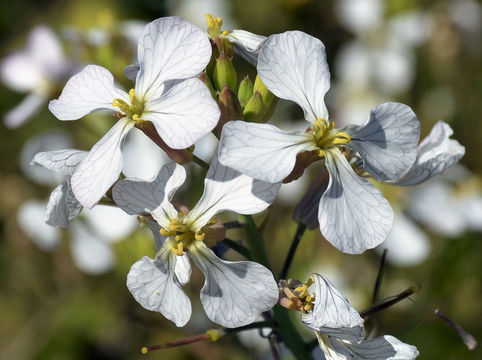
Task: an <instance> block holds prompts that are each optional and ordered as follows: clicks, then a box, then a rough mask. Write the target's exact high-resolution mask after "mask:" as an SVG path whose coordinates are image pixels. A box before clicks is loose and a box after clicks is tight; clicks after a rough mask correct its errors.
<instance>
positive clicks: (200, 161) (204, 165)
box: [192, 154, 209, 170]
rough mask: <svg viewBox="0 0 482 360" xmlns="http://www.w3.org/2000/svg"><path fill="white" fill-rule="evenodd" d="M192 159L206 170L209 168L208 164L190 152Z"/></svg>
mask: <svg viewBox="0 0 482 360" xmlns="http://www.w3.org/2000/svg"><path fill="white" fill-rule="evenodd" d="M192 161H194V162H195V163H196V164H198V165H199V166H201V167H203V168H205V169H206V170H207V169H209V164H208V163H207V162H205V161H204V160H203V159H201V158H199V157H197V156H196V155H194V154H192Z"/></svg>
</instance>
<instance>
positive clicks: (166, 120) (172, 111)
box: [142, 79, 220, 149]
mask: <svg viewBox="0 0 482 360" xmlns="http://www.w3.org/2000/svg"><path fill="white" fill-rule="evenodd" d="M219 115H220V111H219V107H218V105H217V104H216V102H215V101H214V99H213V97H212V96H211V93H210V92H209V89H208V88H207V87H206V85H204V83H203V82H202V81H201V80H199V79H188V80H185V81H182V82H181V83H179V84H177V85H175V86H173V87H172V88H170V89H169V90H168V91H167V92H166V93H165V94H163V95H162V96H161V97H160V98H158V99H155V100H154V101H149V102H148V103H147V104H146V107H145V110H144V113H143V114H142V119H143V120H149V121H152V122H153V124H154V125H155V127H156V129H157V132H158V133H159V136H160V137H161V138H162V140H164V142H165V143H166V144H167V145H168V146H169V147H171V148H173V149H185V148H188V147H189V146H191V145H192V144H194V142H196V141H197V140H198V139H200V138H201V137H203V136H204V135H206V134H208V133H209V132H210V131H211V130H212V129H213V128H214V127H215V126H216V124H217V123H218V120H219Z"/></svg>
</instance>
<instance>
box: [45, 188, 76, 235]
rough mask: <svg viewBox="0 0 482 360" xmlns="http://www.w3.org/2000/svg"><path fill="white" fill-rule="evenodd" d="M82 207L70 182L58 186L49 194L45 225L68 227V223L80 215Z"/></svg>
mask: <svg viewBox="0 0 482 360" xmlns="http://www.w3.org/2000/svg"><path fill="white" fill-rule="evenodd" d="M81 210H82V205H81V204H80V203H79V201H78V200H77V199H76V198H75V196H74V193H73V192H72V187H71V186H70V180H66V181H64V182H63V183H61V184H59V185H58V186H57V187H56V188H55V189H54V191H52V193H51V194H50V198H49V202H48V204H47V211H46V223H47V224H49V225H50V226H60V227H63V228H64V229H67V228H68V227H69V224H70V222H71V221H72V220H73V219H74V218H75V217H76V216H77V215H79V214H80V211H81Z"/></svg>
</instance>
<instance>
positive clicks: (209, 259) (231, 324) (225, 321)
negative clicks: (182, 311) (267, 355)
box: [190, 242, 278, 328]
mask: <svg viewBox="0 0 482 360" xmlns="http://www.w3.org/2000/svg"><path fill="white" fill-rule="evenodd" d="M190 256H191V258H192V259H193V261H194V262H195V263H196V265H197V266H198V267H199V268H200V269H201V271H202V272H203V273H204V276H205V277H206V281H205V283H204V286H203V288H202V289H201V302H202V304H203V306H204V310H205V311H206V314H207V316H208V317H209V319H211V321H213V322H215V323H217V324H219V325H222V326H225V327H228V328H235V327H239V326H243V325H247V324H250V323H252V322H253V321H255V320H256V318H257V316H258V315H259V314H261V313H262V312H264V311H268V310H269V309H271V308H272V307H273V306H274V305H275V304H276V303H277V301H278V286H277V285H276V282H275V280H274V278H273V274H271V272H270V271H269V270H268V269H267V268H265V267H264V266H262V265H260V264H258V263H255V262H252V261H235V262H232V261H225V260H221V259H219V258H218V257H217V256H216V255H215V254H214V253H213V252H212V251H211V250H210V249H208V248H207V247H206V245H204V244H203V243H201V242H199V243H198V244H197V246H196V248H195V249H192V251H191V253H190Z"/></svg>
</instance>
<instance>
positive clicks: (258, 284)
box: [113, 159, 279, 327]
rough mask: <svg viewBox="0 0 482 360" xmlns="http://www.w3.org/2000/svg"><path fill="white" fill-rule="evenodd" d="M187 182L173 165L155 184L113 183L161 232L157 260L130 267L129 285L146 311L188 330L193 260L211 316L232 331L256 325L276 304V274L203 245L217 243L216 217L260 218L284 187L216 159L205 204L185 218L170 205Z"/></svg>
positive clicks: (127, 206) (131, 208)
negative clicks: (223, 214)
mask: <svg viewBox="0 0 482 360" xmlns="http://www.w3.org/2000/svg"><path fill="white" fill-rule="evenodd" d="M185 178H186V172H185V170H184V168H183V167H182V166H179V165H177V164H175V163H171V164H168V165H164V166H163V167H162V168H161V170H160V172H159V174H158V175H157V177H156V178H155V179H153V180H152V181H151V182H143V181H139V180H134V179H132V180H129V179H126V180H121V181H119V182H118V183H117V184H116V185H115V186H114V189H113V197H114V200H115V202H116V203H117V204H118V205H119V207H120V208H121V209H123V210H124V211H126V212H127V213H128V214H150V215H152V217H153V218H154V219H155V220H156V222H157V223H154V226H155V227H157V229H158V231H160V234H158V236H157V237H156V244H157V246H158V248H159V251H158V253H157V255H156V257H155V258H154V259H150V258H149V257H147V256H145V257H143V258H142V259H140V260H139V261H137V262H136V263H135V264H134V265H133V266H132V268H131V270H130V272H129V274H128V276H127V287H128V288H129V290H130V291H131V293H132V295H133V296H134V298H135V299H136V300H137V301H138V302H139V303H140V304H141V305H142V306H143V307H144V308H146V309H148V310H151V311H158V312H160V313H161V314H163V315H164V316H165V317H166V318H168V319H169V320H171V321H173V322H174V323H175V324H176V325H177V326H183V325H185V324H186V323H187V321H188V320H189V318H190V316H191V302H190V301H189V298H188V297H187V296H186V294H185V293H184V292H183V291H182V288H181V286H182V285H184V284H186V283H187V282H188V281H189V278H190V273H191V265H190V260H189V259H191V260H192V261H194V263H195V264H196V265H197V266H198V267H199V269H201V271H202V272H203V273H204V275H205V278H206V280H205V284H204V287H203V288H202V290H201V302H202V304H203V306H204V310H205V311H206V314H207V315H208V317H209V319H211V320H212V321H213V322H216V323H218V324H220V325H222V326H226V327H238V326H243V325H246V324H248V323H251V322H252V321H254V320H255V319H256V317H257V316H258V315H259V314H260V313H261V312H263V311H267V310H269V309H271V307H272V306H274V304H275V303H276V302H277V300H278V289H277V286H276V282H275V281H274V278H273V275H272V274H271V272H270V271H269V270H268V269H266V268H265V267H264V266H262V265H260V264H258V263H255V262H251V261H236V262H231V261H225V260H222V259H219V258H218V257H217V256H216V255H215V254H214V253H213V252H212V251H211V249H209V248H208V247H207V246H206V245H205V244H204V242H203V240H204V239H206V240H216V239H215V236H214V235H215V231H214V230H213V225H214V224H215V223H216V220H214V219H213V217H214V215H216V214H217V213H219V212H221V211H224V210H230V211H235V212H237V213H241V214H255V213H258V212H260V211H262V210H264V209H265V208H266V207H267V206H268V205H269V204H270V203H271V202H272V201H273V199H274V198H275V196H276V193H277V191H278V188H279V184H269V183H263V182H261V181H257V180H253V179H252V178H249V177H247V176H246V175H242V174H239V173H237V172H235V171H234V170H232V169H229V168H226V167H224V166H222V165H221V164H219V163H218V162H217V159H214V160H213V162H212V163H211V166H210V168H209V171H208V173H207V175H206V179H205V181H204V185H205V189H204V194H203V195H202V197H201V200H200V201H199V202H198V203H197V205H196V206H195V207H194V208H193V209H192V210H191V211H190V212H188V213H187V214H186V213H183V212H178V211H177V210H176V209H175V208H174V206H173V205H172V204H171V202H170V200H171V198H172V196H173V195H174V192H175V191H176V190H177V189H178V188H179V187H180V186H181V185H182V184H183V182H184V180H185Z"/></svg>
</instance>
